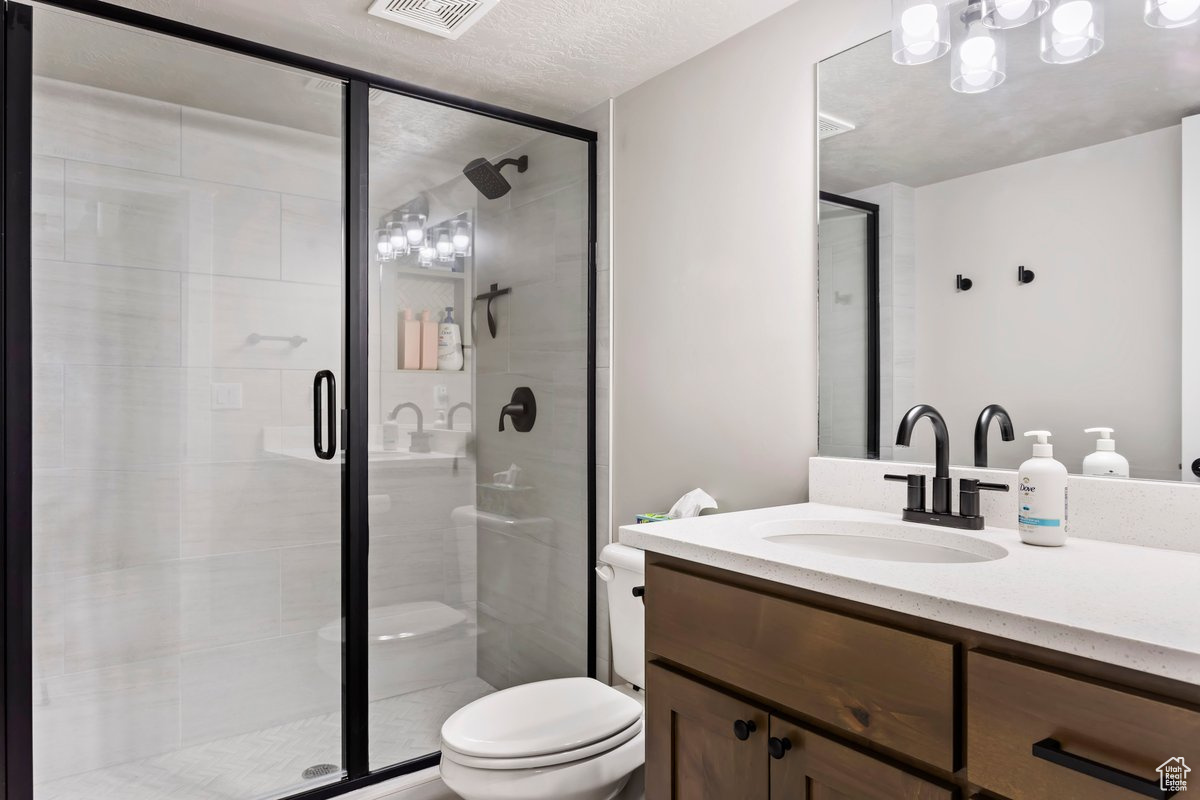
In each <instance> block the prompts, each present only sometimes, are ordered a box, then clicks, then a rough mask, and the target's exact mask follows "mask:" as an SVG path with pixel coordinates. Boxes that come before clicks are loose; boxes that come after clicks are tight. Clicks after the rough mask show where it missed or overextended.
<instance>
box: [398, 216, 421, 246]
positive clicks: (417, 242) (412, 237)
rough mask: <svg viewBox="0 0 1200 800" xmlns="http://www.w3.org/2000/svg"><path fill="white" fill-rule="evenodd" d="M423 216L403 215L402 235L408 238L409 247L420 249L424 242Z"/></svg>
mask: <svg viewBox="0 0 1200 800" xmlns="http://www.w3.org/2000/svg"><path fill="white" fill-rule="evenodd" d="M425 219H426V217H425V215H424V214H405V215H404V220H403V222H404V235H405V236H406V237H407V238H408V245H409V247H420V246H421V243H422V242H424V241H425Z"/></svg>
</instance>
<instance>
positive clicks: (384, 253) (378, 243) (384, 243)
mask: <svg viewBox="0 0 1200 800" xmlns="http://www.w3.org/2000/svg"><path fill="white" fill-rule="evenodd" d="M375 249H376V251H377V252H378V253H379V257H380V258H387V257H388V256H390V255H391V254H392V242H391V239H389V238H388V232H387V231H386V230H381V231H379V232H378V233H377V234H376V237H375Z"/></svg>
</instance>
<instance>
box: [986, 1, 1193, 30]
mask: <svg viewBox="0 0 1200 800" xmlns="http://www.w3.org/2000/svg"><path fill="white" fill-rule="evenodd" d="M1197 2H1200V0H1197ZM1049 8H1050V0H983V24H984V25H986V26H988V27H989V28H992V29H993V30H999V31H1003V30H1008V29H1010V28H1019V27H1021V26H1022V25H1027V24H1029V23H1030V22H1033V21H1034V20H1035V19H1038V18H1039V17H1041V16H1042V15H1043V14H1045V13H1046V11H1047V10H1049Z"/></svg>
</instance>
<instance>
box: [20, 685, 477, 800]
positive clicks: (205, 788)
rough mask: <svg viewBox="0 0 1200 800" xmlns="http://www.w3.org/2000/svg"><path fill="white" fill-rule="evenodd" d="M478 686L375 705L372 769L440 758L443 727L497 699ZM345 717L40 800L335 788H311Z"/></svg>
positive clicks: (238, 798)
mask: <svg viewBox="0 0 1200 800" xmlns="http://www.w3.org/2000/svg"><path fill="white" fill-rule="evenodd" d="M494 691H495V689H493V688H492V687H491V686H490V685H489V684H487V683H486V682H484V681H482V680H480V679H479V678H467V679H466V680H461V681H455V682H454V683H447V684H444V685H442V686H435V687H433V688H431V689H423V690H421V691H418V692H411V693H409V694H404V695H399V696H396V697H389V698H386V699H384V700H378V701H376V702H374V703H372V704H371V712H370V720H369V721H370V743H371V744H370V747H371V764H372V765H373V766H382V765H386V764H395V763H397V762H400V761H407V760H408V759H410V758H416V757H417V756H421V755H425V754H426V753H432V752H435V751H436V750H437V749H438V748H439V747H440V741H439V734H440V731H441V727H442V721H443V720H445V719H446V717H448V716H450V715H451V714H452V713H454V712H455V711H456V710H458V709H459V708H462V707H463V706H465V705H466V704H467V703H470V702H472V701H473V700H477V699H478V698H480V697H483V696H484V695H487V694H491V693H492V692H494ZM341 742H342V729H341V715H340V714H325V715H322V716H319V717H309V718H308V719H302V720H298V721H296V722H289V723H287V724H286V725H279V726H277V727H274V728H266V729H264V730H261V731H255V732H254V733H246V734H242V735H240V736H232V737H229V738H227V739H218V740H216V741H212V742H206V743H205V744H201V745H196V746H194V747H187V748H183V749H181V750H175V751H172V752H170V753H164V754H162V755H158V756H154V757H152V758H147V759H143V760H141V761H130V762H128V763H125V764H118V765H116V766H112V767H105V768H104V769H98V770H94V771H92V772H84V773H81V774H79V775H72V776H70V777H68V778H60V779H59V780H56V781H50V782H48V783H42V784H38V785H37V787H36V788H35V791H34V796H35V798H36V800H110V799H111V800H259V798H272V797H282V796H286V795H290V794H295V793H297V792H300V791H302V790H304V789H309V788H312V787H314V786H320V785H322V784H325V783H331V782H333V781H336V780H338V779H339V778H340V770H339V772H335V773H333V774H332V775H329V776H326V777H324V778H316V779H314V780H311V781H305V780H303V779H302V778H301V774H302V773H303V772H304V770H305V769H307V768H309V767H311V766H315V765H318V764H326V763H334V764H337V763H339V762H340V758H341V751H342V744H341Z"/></svg>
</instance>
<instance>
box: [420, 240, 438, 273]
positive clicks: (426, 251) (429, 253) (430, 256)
mask: <svg viewBox="0 0 1200 800" xmlns="http://www.w3.org/2000/svg"><path fill="white" fill-rule="evenodd" d="M436 258H437V248H435V247H434V246H433V244H432V243H430V241H429V240H428V239H426V240H425V244H423V245H421V252H420V253H418V255H417V261H418V263H420V265H421V266H423V267H431V266H433V262H434V260H435V259H436Z"/></svg>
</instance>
